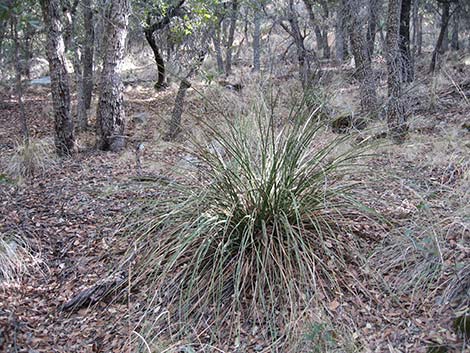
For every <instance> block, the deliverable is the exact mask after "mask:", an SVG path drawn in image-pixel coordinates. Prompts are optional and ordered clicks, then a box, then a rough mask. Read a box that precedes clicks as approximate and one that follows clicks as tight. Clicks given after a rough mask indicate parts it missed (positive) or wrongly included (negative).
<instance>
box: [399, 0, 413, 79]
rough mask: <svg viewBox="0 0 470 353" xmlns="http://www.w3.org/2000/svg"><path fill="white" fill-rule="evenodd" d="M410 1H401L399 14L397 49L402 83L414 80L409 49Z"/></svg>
mask: <svg viewBox="0 0 470 353" xmlns="http://www.w3.org/2000/svg"><path fill="white" fill-rule="evenodd" d="M410 15H411V0H402V3H401V13H400V37H399V43H398V48H399V50H400V54H401V67H402V79H403V82H412V81H413V78H414V68H413V60H412V58H411V48H410Z"/></svg>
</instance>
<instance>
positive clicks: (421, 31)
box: [416, 15, 423, 55]
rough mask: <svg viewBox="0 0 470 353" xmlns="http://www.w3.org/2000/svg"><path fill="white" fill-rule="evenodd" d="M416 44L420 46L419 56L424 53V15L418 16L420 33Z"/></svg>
mask: <svg viewBox="0 0 470 353" xmlns="http://www.w3.org/2000/svg"><path fill="white" fill-rule="evenodd" d="M417 32H418V33H417V37H418V38H417V39H416V42H417V43H416V44H417V46H418V49H417V55H421V54H422V53H423V15H418V31H417Z"/></svg>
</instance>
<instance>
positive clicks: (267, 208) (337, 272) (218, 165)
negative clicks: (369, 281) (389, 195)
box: [132, 109, 375, 339]
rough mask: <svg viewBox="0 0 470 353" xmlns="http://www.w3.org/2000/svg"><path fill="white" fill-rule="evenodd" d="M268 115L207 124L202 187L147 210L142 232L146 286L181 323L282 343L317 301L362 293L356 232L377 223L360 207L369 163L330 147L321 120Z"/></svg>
mask: <svg viewBox="0 0 470 353" xmlns="http://www.w3.org/2000/svg"><path fill="white" fill-rule="evenodd" d="M267 110H268V109H267ZM267 110H266V112H264V111H259V110H258V111H257V112H255V114H253V115H254V116H248V117H245V118H241V119H240V120H239V121H238V122H235V123H233V122H227V123H226V124H220V123H219V124H214V123H212V124H211V123H207V125H206V133H207V136H206V141H210V142H209V143H208V144H207V143H206V144H204V143H202V142H200V141H199V142H195V143H194V146H193V147H194V148H193V150H192V151H193V153H194V156H195V157H196V158H197V159H198V160H199V161H200V163H199V165H200V168H201V170H200V173H199V179H198V181H197V182H195V183H194V182H192V183H191V182H181V183H178V184H176V183H173V184H170V189H168V190H167V192H164V193H163V195H162V196H161V197H160V198H158V199H156V200H151V201H148V202H146V203H145V205H144V206H143V207H142V208H140V210H139V211H138V213H137V216H138V217H139V220H138V224H137V227H136V228H134V230H133V232H132V234H133V235H137V243H138V245H137V248H139V249H143V252H141V253H140V255H139V256H140V259H141V260H140V267H139V270H138V271H137V279H136V281H137V282H138V283H142V281H144V282H145V283H146V286H149V287H150V288H152V289H153V290H155V291H156V294H155V296H154V297H153V299H155V300H156V298H164V299H162V300H163V302H164V303H165V305H166V306H167V309H168V310H169V311H170V313H172V314H173V315H175V316H176V317H177V320H178V322H182V323H186V324H188V325H192V326H197V325H207V324H208V323H216V324H219V325H224V326H225V327H226V328H228V329H229V331H225V332H228V333H227V335H226V337H230V336H233V335H237V334H238V332H239V329H240V325H241V324H242V322H248V321H250V322H252V323H254V322H258V323H263V324H264V325H270V328H271V331H270V333H269V335H270V337H271V339H277V338H276V337H279V335H280V334H282V332H286V331H287V330H288V329H289V327H288V324H289V323H292V322H295V321H298V320H299V319H300V317H301V316H302V315H301V313H302V312H304V310H305V309H306V308H307V307H308V306H310V305H311V303H312V300H325V302H327V301H328V300H329V299H328V298H330V299H331V295H332V293H335V294H334V295H337V294H338V292H342V291H344V290H345V289H346V288H348V289H349V290H352V291H354V290H356V289H357V288H358V287H359V286H357V287H356V282H355V281H356V280H357V278H356V275H357V273H358V272H357V271H360V267H359V265H360V264H361V261H362V260H361V259H362V258H361V255H360V254H361V244H362V245H363V241H362V239H361V237H360V236H358V235H357V234H356V235H355V234H354V233H353V232H352V231H351V229H350V227H349V226H350V225H351V223H352V221H351V219H352V218H353V217H357V216H358V214H361V215H366V217H375V215H373V214H372V213H371V212H369V211H368V210H367V208H365V207H363V206H362V205H361V203H360V202H359V201H358V200H357V198H356V197H355V193H356V191H358V190H359V189H360V180H359V179H358V178H353V177H352V176H353V175H354V176H357V175H358V173H359V172H360V169H361V168H360V165H359V162H358V158H359V157H360V156H361V155H363V152H364V151H359V150H358V147H354V148H352V147H350V146H349V144H348V143H347V140H345V138H342V139H338V138H334V139H333V138H332V137H330V136H328V137H326V134H325V128H324V125H320V124H317V123H316V113H313V114H311V115H309V116H308V117H307V118H303V119H302V118H299V119H296V118H292V119H289V121H290V122H291V123H290V124H287V125H285V126H283V127H280V128H279V127H276V126H277V125H278V124H277V122H276V121H275V119H274V117H272V116H271V115H270V111H267ZM194 151H195V152H194ZM351 268H354V269H355V270H354V271H355V272H356V275H354V274H353V273H352V271H350V269H351ZM286 325H287V326H286ZM204 327H205V326H204Z"/></svg>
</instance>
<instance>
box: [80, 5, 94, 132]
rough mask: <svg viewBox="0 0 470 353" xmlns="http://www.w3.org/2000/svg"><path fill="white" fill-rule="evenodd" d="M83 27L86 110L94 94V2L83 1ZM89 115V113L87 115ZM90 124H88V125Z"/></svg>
mask: <svg viewBox="0 0 470 353" xmlns="http://www.w3.org/2000/svg"><path fill="white" fill-rule="evenodd" d="M82 6H83V26H84V27H85V38H84V43H83V59H82V64H83V95H84V101H85V109H86V110H87V111H88V110H89V109H90V107H91V97H92V94H93V54H94V53H93V48H94V45H93V44H94V41H95V31H94V23H93V9H92V0H83V4H82ZM87 114H88V113H87ZM87 124H88V123H87Z"/></svg>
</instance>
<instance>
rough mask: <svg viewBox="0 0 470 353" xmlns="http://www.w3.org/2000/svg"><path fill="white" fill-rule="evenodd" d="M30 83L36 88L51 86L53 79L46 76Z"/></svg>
mask: <svg viewBox="0 0 470 353" xmlns="http://www.w3.org/2000/svg"><path fill="white" fill-rule="evenodd" d="M29 83H30V84H31V85H35V86H49V85H50V84H51V77H50V76H44V77H40V78H35V79H34V80H31V81H29Z"/></svg>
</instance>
